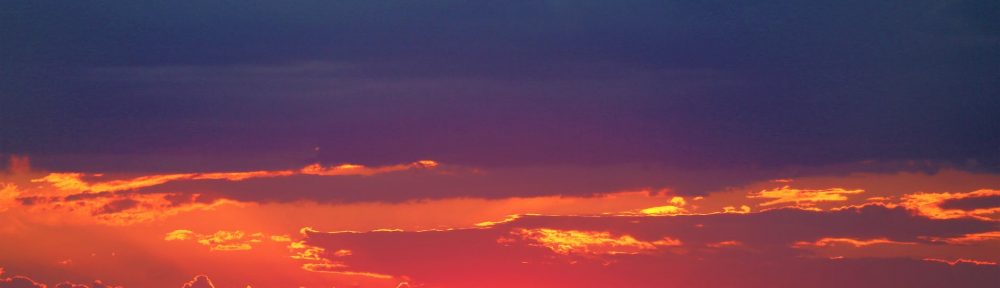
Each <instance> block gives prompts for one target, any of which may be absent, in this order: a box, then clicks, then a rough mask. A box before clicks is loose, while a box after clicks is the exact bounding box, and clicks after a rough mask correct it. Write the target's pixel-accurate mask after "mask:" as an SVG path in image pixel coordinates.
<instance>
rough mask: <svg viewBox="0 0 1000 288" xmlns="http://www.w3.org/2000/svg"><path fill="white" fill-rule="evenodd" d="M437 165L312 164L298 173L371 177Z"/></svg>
mask: <svg viewBox="0 0 1000 288" xmlns="http://www.w3.org/2000/svg"><path fill="white" fill-rule="evenodd" d="M438 165H439V164H438V163H437V162H435V161H431V160H420V161H417V162H413V163H409V164H399V165H391V166H381V167H367V166H364V165H357V164H341V165H337V166H329V167H323V166H322V165H320V164H312V165H309V166H306V167H303V168H302V169H301V170H299V173H302V174H307V175H322V176H348V175H361V176H371V175H375V174H381V173H388V172H396V171H404V170H410V169H430V168H434V167H437V166H438Z"/></svg>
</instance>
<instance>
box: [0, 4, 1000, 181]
mask: <svg viewBox="0 0 1000 288" xmlns="http://www.w3.org/2000/svg"><path fill="white" fill-rule="evenodd" d="M157 2H159V3H147V2H143V3H138V2H134V1H100V2H97V1H95V2H90V1H74V2H65V1H23V2H13V1H8V2H5V3H3V4H0V27H3V28H0V55H2V56H0V67H2V68H0V153H2V154H4V155H9V154H26V155H30V156H31V157H32V161H33V164H35V166H38V167H42V168H46V169H54V170H84V171H181V170H183V171H192V170H215V169H234V170H247V169H265V168H274V167H298V166H301V165H302V164H305V163H312V162H317V161H318V162H322V163H341V162H357V163H365V164H373V165H374V164H386V163H404V162H410V161H414V160H418V159H434V160H437V161H440V162H443V163H452V164H460V165H469V166H505V167H509V166H516V167H521V166H536V165H584V166H589V165H605V164H624V163H639V164H655V165H666V166H673V167H679V168H683V169H705V170H713V169H734V170H753V169H764V170H768V169H786V168H788V167H807V168H808V167H826V166H830V165H837V164H845V163H856V162H860V161H867V160H872V161H876V162H884V163H906V162H907V161H918V163H929V164H926V165H928V166H931V167H932V168H933V167H936V166H939V165H948V166H958V167H962V168H966V169H972V170H978V171H982V170H987V171H997V170H998V169H1000V127H998V126H1000V124H998V123H1000V113H997V111H1000V80H998V79H1000V24H998V22H1000V21H998V20H997V19H998V18H997V17H996V15H1000V4H997V3H998V2H996V1H877V2H872V1H835V2H828V3H801V1H753V2H766V3H743V4H739V3H733V2H732V1H502V2H492V3H482V2H461V1H431V2H429V3H428V2H418V1H336V2H335V3H330V1H301V2H297V3H294V5H293V4H292V3H284V2H282V3H265V2H259V3H258V2H257V1H218V2H214V3H212V4H204V3H177V2H176V1H162V2H160V1H157ZM316 147H319V148H320V149H319V150H318V151H316V150H315V148H316ZM925 161H926V162H925ZM911 163H912V162H911ZM922 165H923V164H922ZM910 167H911V168H912V165H911V166H910ZM900 169H902V168H900Z"/></svg>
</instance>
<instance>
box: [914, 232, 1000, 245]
mask: <svg viewBox="0 0 1000 288" xmlns="http://www.w3.org/2000/svg"><path fill="white" fill-rule="evenodd" d="M925 239H927V238H925ZM929 240H930V241H931V242H942V243H948V244H956V245H969V244H974V243H978V242H984V241H991V240H1000V231H990V232H983V233H973V234H965V235H962V236H961V237H954V238H939V237H934V238H929Z"/></svg>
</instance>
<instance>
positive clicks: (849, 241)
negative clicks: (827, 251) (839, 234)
mask: <svg viewBox="0 0 1000 288" xmlns="http://www.w3.org/2000/svg"><path fill="white" fill-rule="evenodd" d="M876 244H900V245H912V244H915V243H912V242H898V241H892V240H889V239H886V238H875V239H868V240H859V239H853V238H822V239H819V240H816V241H815V242H804V241H803V242H796V243H795V244H794V245H792V246H793V247H797V248H801V247H807V246H813V247H827V246H834V245H851V246H854V247H865V246H870V245H876Z"/></svg>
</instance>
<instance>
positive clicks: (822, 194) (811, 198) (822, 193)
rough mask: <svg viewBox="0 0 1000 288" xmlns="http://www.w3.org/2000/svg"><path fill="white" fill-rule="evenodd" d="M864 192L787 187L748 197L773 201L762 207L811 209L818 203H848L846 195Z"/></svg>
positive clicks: (842, 189) (763, 191) (860, 190)
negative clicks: (793, 205) (783, 205)
mask: <svg viewBox="0 0 1000 288" xmlns="http://www.w3.org/2000/svg"><path fill="white" fill-rule="evenodd" d="M864 192H865V190H862V189H854V190H848V189H844V188H829V189H816V190H812V189H797V188H792V187H791V186H788V185H785V186H782V187H780V188H775V189H765V190H761V191H760V192H757V193H753V194H750V195H748V196H747V198H751V199H755V198H762V199H772V200H770V201H767V202H764V203H760V204H759V205H760V206H771V205H777V204H786V203H792V204H795V206H805V207H809V206H813V205H815V203H816V202H826V201H847V196H846V195H851V194H860V193H864Z"/></svg>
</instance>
